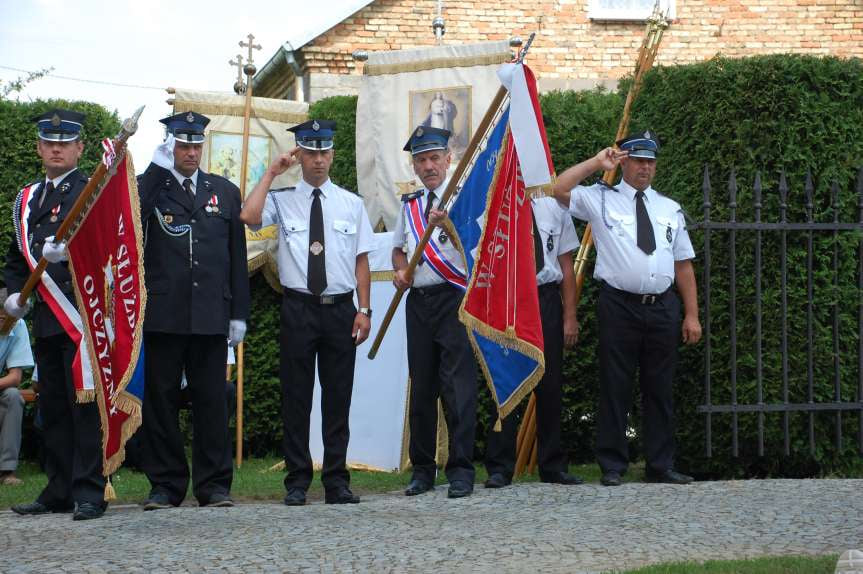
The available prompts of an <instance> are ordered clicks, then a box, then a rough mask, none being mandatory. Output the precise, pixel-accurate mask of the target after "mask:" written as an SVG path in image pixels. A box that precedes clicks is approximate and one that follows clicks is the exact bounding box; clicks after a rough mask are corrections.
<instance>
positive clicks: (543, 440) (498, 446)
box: [485, 283, 568, 480]
mask: <svg viewBox="0 0 863 574" xmlns="http://www.w3.org/2000/svg"><path fill="white" fill-rule="evenodd" d="M539 312H540V317H541V318H542V338H543V341H544V344H545V351H544V355H545V374H544V375H543V377H542V379H540V381H539V384H537V386H536V388H535V389H534V394H535V395H536V438H537V462H538V466H539V474H540V476H541V477H543V476H549V475H552V474H554V473H557V472H566V470H567V466H568V465H567V462H568V461H567V457H566V453H565V452H564V450H563V448H562V447H561V444H560V417H561V412H562V404H561V400H562V398H563V389H562V387H561V381H562V378H563V303H562V301H561V298H560V285H558V284H557V283H546V284H545V285H541V286H540V287H539ZM494 422H495V421H492V423H494ZM493 427H494V424H492V425H491V426H489V430H488V435H487V437H488V439H487V441H486V453H485V468H486V470H488V474H489V475H491V474H494V473H500V474H502V475H504V476H505V477H506V478H507V479H509V480H512V475H513V473H514V472H515V457H516V452H515V439H516V434H517V428H518V423H517V420H516V417H515V416H514V414H510V415H509V416H508V417H506V418H505V419H503V428H502V429H501V432H494V429H493Z"/></svg>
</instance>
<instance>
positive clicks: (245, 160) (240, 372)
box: [229, 34, 261, 468]
mask: <svg viewBox="0 0 863 574" xmlns="http://www.w3.org/2000/svg"><path fill="white" fill-rule="evenodd" d="M247 38H248V39H249V41H248V42H243V41H242V40H240V47H241V48H248V49H249V56H248V58H247V59H246V65H245V66H243V73H245V74H246V89H245V92H246V107H245V110H244V111H243V154H242V156H241V157H242V162H241V163H240V199H241V200H245V199H246V176H247V174H248V169H249V123H250V121H251V116H252V76H254V75H255V72H257V71H258V70H257V68H256V67H255V63H254V60H253V59H252V50H260V49H261V46H260V44H255V43H254V40H255V37H254V36H253V35H252V34H249V35H248V36H247ZM242 61H243V60H242V58H240V56H237V63H236V64H235V63H233V62H229V64H231V65H232V66H237V67H239V64H240V63H242ZM238 82H239V80H238ZM236 87H237V86H236V84H235V89H236ZM244 351H245V345H244V344H243V343H240V344H239V345H237V353H236V359H237V452H236V455H235V458H236V462H237V468H240V467H241V466H243V380H244V377H245V361H244V354H245V353H244Z"/></svg>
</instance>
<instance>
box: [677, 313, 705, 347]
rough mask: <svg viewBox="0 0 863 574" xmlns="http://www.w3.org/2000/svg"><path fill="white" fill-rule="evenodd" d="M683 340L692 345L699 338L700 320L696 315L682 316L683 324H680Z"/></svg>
mask: <svg viewBox="0 0 863 574" xmlns="http://www.w3.org/2000/svg"><path fill="white" fill-rule="evenodd" d="M680 331H681V334H682V335H683V342H684V343H686V344H687V345H694V344H695V343H697V342H698V341H700V340H701V321H699V320H698V317H693V316H686V317H684V318H683V324H682V325H681V326H680Z"/></svg>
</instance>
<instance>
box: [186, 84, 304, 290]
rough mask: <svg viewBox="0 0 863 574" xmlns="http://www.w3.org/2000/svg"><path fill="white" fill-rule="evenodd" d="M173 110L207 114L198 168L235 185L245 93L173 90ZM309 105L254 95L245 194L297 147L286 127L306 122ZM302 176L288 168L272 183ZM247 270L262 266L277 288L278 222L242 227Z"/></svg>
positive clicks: (287, 183)
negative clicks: (274, 163)
mask: <svg viewBox="0 0 863 574" xmlns="http://www.w3.org/2000/svg"><path fill="white" fill-rule="evenodd" d="M173 93H174V97H173V104H174V113H181V112H188V111H196V112H198V113H200V114H204V115H205V116H207V117H208V118H210V123H209V124H208V125H207V129H206V133H207V139H206V141H205V143H204V149H203V153H202V157H201V169H203V170H204V171H207V172H210V173H215V174H216V175H220V176H222V177H225V178H227V179H229V180H231V182H233V183H234V185H236V186H237V187H240V188H242V186H241V185H240V172H241V169H242V155H243V121H244V114H245V109H246V98H245V96H238V95H235V94H226V93H223V92H203V91H192V90H183V89H175V90H173ZM308 111H309V104H307V103H306V102H294V101H289V100H276V99H272V98H255V97H253V98H252V108H251V114H250V117H249V151H248V166H247V169H246V189H245V190H246V193H250V192H251V191H252V189H253V188H254V187H255V184H256V183H257V182H258V180H259V179H261V176H263V175H264V171H266V169H267V167H268V166H269V165H270V163H271V162H272V160H274V159H275V158H276V157H277V156H279V155H280V154H283V153H287V152H289V151H291V150H292V149H293V148H294V147H295V145H296V144H295V143H294V134H293V133H291V132H289V131H287V129H288V128H289V127H292V126H295V125H296V124H299V123H302V122H304V121H306V119H307V114H308ZM299 178H300V168H299V165H297V166H294V167H292V168H291V169H289V170H288V171H286V172H285V173H284V174H282V175H280V176H279V177H277V178H276V179H275V180H274V181H273V187H274V188H280V187H288V186H292V185H296V184H297V181H299ZM246 248H247V251H248V267H249V273H250V274H251V273H254V272H255V271H257V270H258V269H261V270H262V271H263V273H264V277H266V279H267V282H268V283H269V284H270V285H271V286H272V287H273V289H276V290H277V291H281V287H280V285H279V273H278V269H277V264H276V250H277V248H278V235H277V234H276V227H275V226H274V225H273V226H269V227H265V228H263V229H261V230H259V231H251V230H249V229H248V228H246Z"/></svg>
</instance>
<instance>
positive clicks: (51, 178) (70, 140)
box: [4, 109, 107, 520]
mask: <svg viewBox="0 0 863 574" xmlns="http://www.w3.org/2000/svg"><path fill="white" fill-rule="evenodd" d="M34 121H36V122H37V124H38V129H39V139H38V141H37V146H36V149H37V153H38V154H39V157H41V158H42V165H43V167H44V169H45V177H44V179H42V180H41V181H39V182H37V183H34V184H32V185H30V186H27V187H26V188H24V190H22V192H21V194H19V196H18V198H17V199H16V202H15V208H14V213H15V218H16V219H17V221H16V222H15V229H16V235H17V237H16V238H15V239H13V241H12V244H11V245H10V246H9V251H8V253H7V255H6V268H5V270H4V279H5V281H6V287H7V290H8V291H9V292H10V293H11V295H9V297H8V298H7V299H6V302H5V304H4V307H5V309H6V312H7V313H8V314H9V315H12V316H13V317H17V318H21V317H23V316H24V315H25V314H26V313H27V312H28V311H29V303H27V304H25V305H23V306H20V305H18V296H19V294H20V292H21V289H22V288H23V287H24V283H26V281H27V277H28V276H29V275H30V267H31V266H30V265H28V263H27V260H28V259H29V260H30V261H31V263H32V262H34V261H38V260H39V259H40V258H41V257H42V255H43V248H44V255H45V258H46V259H49V258H50V259H49V260H50V261H52V263H50V264H49V265H48V267H47V268H46V270H45V274H44V275H43V279H42V286H41V287H40V289H48V288H49V286H50V293H49V296H50V297H52V298H53V300H54V301H55V302H56V305H57V306H56V308H57V309H58V311H59V312H61V313H65V312H68V313H70V314H72V315H74V314H76V313H77V311H76V309H75V294H74V291H73V288H72V276H71V275H70V274H69V267H68V263H67V262H66V261H65V259H66V257H65V244H63V243H54V242H53V238H54V235H55V233H56V232H57V229H58V228H59V227H60V225H61V224H62V223H63V220H64V219H65V218H66V215H67V214H68V213H69V210H70V209H71V208H72V205H74V203H75V200H76V199H77V198H78V195H79V194H80V193H81V191H83V189H84V187H85V186H86V185H87V176H86V175H85V174H84V173H82V172H81V171H80V170H78V160H79V159H80V158H81V154H82V153H83V151H84V144H83V143H82V142H81V139H80V135H81V126H82V124H83V122H84V114H81V113H78V112H72V111H68V110H62V109H54V110H51V111H49V112H46V113H45V114H43V115H41V116H39V117H37V118H34ZM25 196H26V197H27V198H28V199H27V201H26V202H25V200H24V199H23V198H24V197H25ZM25 251H26V252H27V254H26V255H25ZM49 251H50V254H49ZM46 275H47V277H46ZM33 293H34V295H35V297H34V299H35V305H34V306H33V337H34V338H35V345H34V348H33V350H34V355H35V358H36V366H37V368H38V369H39V385H40V387H41V392H40V393H39V410H40V412H41V413H42V420H43V424H44V430H43V433H44V439H45V472H46V473H47V475H48V485H47V486H46V487H45V488H44V490H42V493H41V494H40V495H39V497H38V498H37V499H36V501H35V502H32V503H30V504H19V505H16V506H13V507H12V510H13V511H15V512H17V513H18V514H45V513H48V512H72V511H73V510H74V512H75V513H74V516H73V517H74V519H75V520H88V519H92V518H99V517H100V516H102V514H103V513H104V512H105V507H106V506H107V503H106V502H105V501H104V498H103V497H104V490H105V477H103V476H102V451H101V446H102V445H101V438H102V433H101V432H100V430H99V429H100V421H99V411H98V409H97V407H96V403H95V401H94V400H92V399H91V402H86V403H78V402H76V389H75V385H74V382H73V379H74V375H73V369H74V368H75V367H74V365H73V362H74V358H75V355H76V353H77V351H78V349H77V347H76V345H75V342H74V341H73V340H72V338H71V337H70V336H69V334H67V331H66V330H65V329H64V327H63V325H62V324H61V319H62V320H63V323H66V324H67V325H69V323H70V322H69V320H68V317H70V316H71V315H66V317H63V318H59V317H58V316H56V315H55V312H54V311H52V309H51V307H50V306H49V304H48V303H47V302H46V300H45V298H44V296H43V295H42V293H41V292H40V290H34V292H33ZM82 352H84V353H86V352H87V351H86V349H83V351H82ZM82 372H83V371H82ZM79 374H80V373H79Z"/></svg>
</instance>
